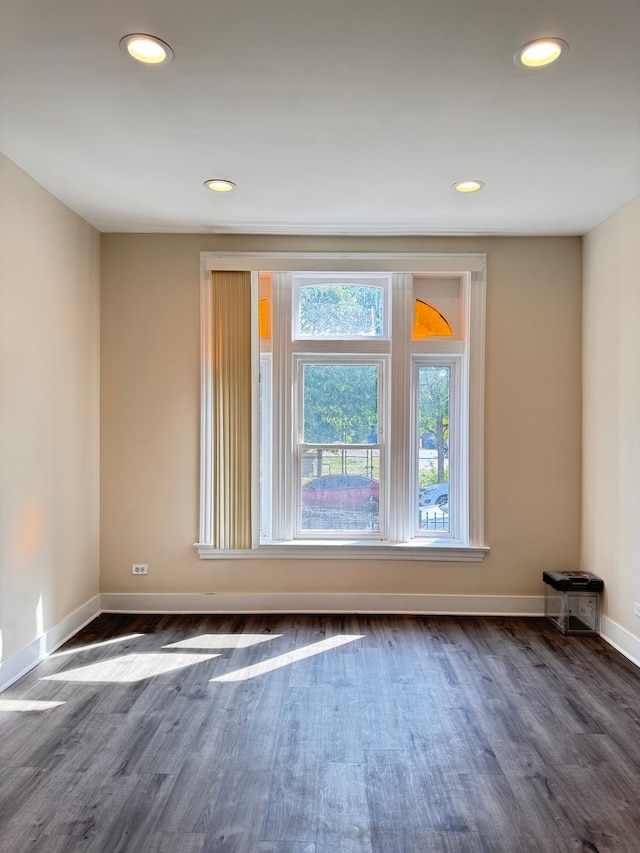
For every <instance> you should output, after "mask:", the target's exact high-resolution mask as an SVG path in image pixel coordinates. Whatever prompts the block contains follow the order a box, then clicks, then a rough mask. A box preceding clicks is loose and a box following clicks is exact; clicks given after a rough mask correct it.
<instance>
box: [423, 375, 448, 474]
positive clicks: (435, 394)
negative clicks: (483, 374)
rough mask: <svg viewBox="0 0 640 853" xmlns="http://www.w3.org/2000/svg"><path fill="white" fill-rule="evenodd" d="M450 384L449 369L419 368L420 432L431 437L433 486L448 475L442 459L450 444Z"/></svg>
mask: <svg viewBox="0 0 640 853" xmlns="http://www.w3.org/2000/svg"><path fill="white" fill-rule="evenodd" d="M449 384H450V370H449V368H448V367H427V366H424V367H421V368H420V384H419V400H418V412H419V415H418V417H419V429H420V435H423V434H424V433H426V434H427V435H430V436H431V437H432V438H433V444H434V446H435V449H436V451H437V462H438V465H437V470H436V472H435V474H436V479H435V481H434V482H436V483H444V482H445V479H446V476H447V471H446V466H445V457H446V453H447V451H448V445H449ZM421 476H422V472H421ZM421 485H422V483H421ZM425 485H429V483H425Z"/></svg>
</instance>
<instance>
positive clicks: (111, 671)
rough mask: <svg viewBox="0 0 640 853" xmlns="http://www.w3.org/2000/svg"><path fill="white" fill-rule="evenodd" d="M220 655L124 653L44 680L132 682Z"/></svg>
mask: <svg viewBox="0 0 640 853" xmlns="http://www.w3.org/2000/svg"><path fill="white" fill-rule="evenodd" d="M217 657H220V656H219V655H202V654H201V655H196V654H167V653H166V652H165V653H164V654H162V653H155V654H154V653H140V654H132V655H123V656H122V657H117V658H112V659H111V660H105V661H100V662H98V663H91V664H88V665H87V666H80V667H77V668H76V669H68V670H66V671H65V672H58V673H56V674H55V675H46V676H44V678H43V679H42V680H43V681H76V682H99V683H113V684H129V683H131V682H134V681H143V680H144V679H145V678H153V677H154V676H157V675H165V674H166V673H169V672H176V671H177V670H180V669H185V668H186V667H188V666H193V665H194V664H197V663H203V662H204V661H208V660H211V659H212V658H217Z"/></svg>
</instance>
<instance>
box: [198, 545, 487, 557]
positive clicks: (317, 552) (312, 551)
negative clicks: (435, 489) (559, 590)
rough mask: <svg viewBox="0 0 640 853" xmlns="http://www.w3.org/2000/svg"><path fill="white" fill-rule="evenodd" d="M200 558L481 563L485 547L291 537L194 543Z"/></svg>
mask: <svg viewBox="0 0 640 853" xmlns="http://www.w3.org/2000/svg"><path fill="white" fill-rule="evenodd" d="M194 547H195V548H196V549H197V551H198V556H199V557H200V559H201V560H327V559H330V560H393V561H395V562H398V561H400V562H404V561H405V560H419V561H421V562H435V563H481V562H482V560H484V558H485V555H486V554H487V553H488V551H489V547H488V546H486V545H460V544H459V543H448V542H446V541H442V540H429V541H425V542H423V541H417V540H414V541H412V542H396V543H394V544H390V543H388V542H370V541H362V540H353V541H349V542H328V541H314V542H310V541H309V540H306V541H304V542H303V541H292V542H278V543H277V544H273V545H266V544H262V545H259V546H258V547H257V548H252V549H247V550H232V551H227V550H222V549H218V548H214V547H213V546H211V545H202V544H196V545H195V546H194Z"/></svg>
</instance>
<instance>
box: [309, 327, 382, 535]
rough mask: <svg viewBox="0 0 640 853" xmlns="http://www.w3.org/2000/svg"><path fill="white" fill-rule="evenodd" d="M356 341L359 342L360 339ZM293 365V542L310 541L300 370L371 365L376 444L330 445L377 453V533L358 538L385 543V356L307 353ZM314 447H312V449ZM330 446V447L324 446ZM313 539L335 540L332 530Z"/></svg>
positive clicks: (359, 533)
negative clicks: (375, 386) (305, 502)
mask: <svg viewBox="0 0 640 853" xmlns="http://www.w3.org/2000/svg"><path fill="white" fill-rule="evenodd" d="M325 340H326V338H325ZM356 340H358V341H360V338H357V339H356ZM293 364H294V369H293V373H294V376H295V382H296V394H295V397H294V399H295V407H294V423H295V424H296V438H295V449H294V453H293V456H294V480H295V489H294V500H295V509H294V515H295V534H294V538H295V539H300V540H302V541H309V531H308V530H306V529H303V528H302V521H301V509H302V505H301V483H302V476H301V449H302V448H304V447H305V446H307V445H306V444H305V443H304V442H303V441H302V390H303V389H302V382H301V378H302V370H303V368H304V366H305V365H307V364H372V365H376V366H377V368H378V441H379V443H378V444H375V445H365V444H363V445H359V444H352V445H342V444H340V445H333V446H334V447H337V448H343V447H344V448H347V449H353V450H357V449H367V448H374V449H378V450H379V453H380V481H379V482H380V496H381V500H380V504H379V507H378V512H379V522H380V523H379V530H376V531H371V532H364V531H359V532H358V534H357V535H358V537H359V539H362V540H367V539H371V540H384V539H386V538H387V537H386V518H387V505H388V500H385V496H386V488H385V487H386V479H387V478H386V465H387V454H386V453H385V443H384V436H385V430H386V420H387V411H386V406H385V401H386V399H387V394H386V375H387V371H388V356H386V355H383V356H380V355H362V354H353V353H344V354H342V355H336V354H334V353H331V354H327V355H320V354H318V353H313V354H308V353H295V354H294V356H293ZM380 438H382V442H380ZM311 446H313V447H315V445H311ZM327 446H329V445H327ZM347 532H348V533H349V536H350V538H353V536H354V535H356V533H355V532H354V531H351V532H349V531H347ZM314 538H317V539H327V540H335V539H336V538H338V537H336V533H335V531H331V530H323V531H318V535H317V536H315V537H314Z"/></svg>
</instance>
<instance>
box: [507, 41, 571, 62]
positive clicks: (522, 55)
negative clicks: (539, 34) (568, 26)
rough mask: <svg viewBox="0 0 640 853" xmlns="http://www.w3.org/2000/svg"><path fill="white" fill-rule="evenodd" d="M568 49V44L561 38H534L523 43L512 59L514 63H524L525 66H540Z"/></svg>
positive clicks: (553, 60)
mask: <svg viewBox="0 0 640 853" xmlns="http://www.w3.org/2000/svg"><path fill="white" fill-rule="evenodd" d="M568 49H569V45H568V44H567V43H566V41H563V40H562V39H557V38H544V39H536V40H535V41H530V42H529V43H528V44H525V45H523V46H522V47H521V48H520V50H519V51H518V52H517V53H516V55H515V56H514V57H513V61H514V62H515V63H516V65H524V66H525V68H542V67H543V66H544V65H550V64H551V63H552V62H555V61H556V59H558V57H559V56H560V54H561V53H562V51H563V50H568Z"/></svg>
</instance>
